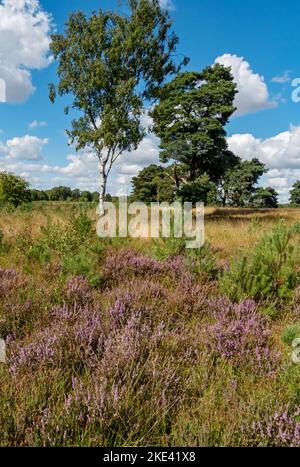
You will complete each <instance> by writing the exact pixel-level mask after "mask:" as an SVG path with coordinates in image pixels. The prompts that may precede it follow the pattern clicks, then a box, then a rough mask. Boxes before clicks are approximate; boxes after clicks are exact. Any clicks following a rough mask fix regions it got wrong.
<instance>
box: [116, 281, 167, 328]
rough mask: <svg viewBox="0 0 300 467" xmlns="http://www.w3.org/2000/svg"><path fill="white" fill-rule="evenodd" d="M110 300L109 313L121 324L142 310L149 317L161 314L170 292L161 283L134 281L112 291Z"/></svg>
mask: <svg viewBox="0 0 300 467" xmlns="http://www.w3.org/2000/svg"><path fill="white" fill-rule="evenodd" d="M108 299H109V300H110V301H111V302H112V306H111V307H110V308H109V311H108V313H109V315H110V316H111V317H112V318H114V320H115V322H118V323H119V322H120V321H123V320H124V318H127V317H128V316H130V314H131V313H132V312H135V311H137V310H142V311H143V314H146V315H147V316H149V315H151V316H153V315H155V313H157V312H159V313H161V308H162V306H163V305H164V304H165V303H166V302H167V300H168V292H167V290H166V289H165V288H164V287H163V286H162V285H161V284H160V283H158V282H154V281H152V280H150V279H148V278H147V279H144V280H143V279H132V280H130V281H127V282H125V283H124V284H123V285H119V286H118V287H116V288H115V289H113V290H112V291H110V292H109V294H108Z"/></svg>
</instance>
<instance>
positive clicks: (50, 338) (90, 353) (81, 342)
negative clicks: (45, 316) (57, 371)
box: [9, 305, 104, 375]
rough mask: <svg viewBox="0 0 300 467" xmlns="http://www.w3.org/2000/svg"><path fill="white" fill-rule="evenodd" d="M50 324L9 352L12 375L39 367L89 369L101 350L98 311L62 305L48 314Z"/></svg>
mask: <svg viewBox="0 0 300 467" xmlns="http://www.w3.org/2000/svg"><path fill="white" fill-rule="evenodd" d="M51 317H52V323H51V324H50V325H48V326H47V327H45V328H44V329H42V330H39V331H37V332H35V333H33V334H32V335H31V336H30V342H29V343H28V342H26V341H25V342H24V341H21V342H18V343H16V344H13V345H12V347H11V348H9V363H10V368H11V372H12V374H14V375H16V374H17V373H18V372H19V371H21V370H25V371H26V370H28V371H34V370H36V369H38V368H40V367H42V366H48V367H49V366H50V367H52V366H59V367H68V366H71V367H76V366H77V367H79V366H80V365H81V364H82V365H86V366H92V365H93V364H94V362H95V361H96V360H97V358H98V355H99V353H100V352H101V350H102V347H103V341H104V337H103V323H102V317H101V314H100V313H99V310H97V309H96V310H95V309H93V308H91V307H89V306H88V305H86V306H85V307H79V306H77V305H74V306H73V307H70V306H68V305H62V306H60V307H56V308H54V309H53V310H52V312H51Z"/></svg>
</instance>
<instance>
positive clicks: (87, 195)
mask: <svg viewBox="0 0 300 467" xmlns="http://www.w3.org/2000/svg"><path fill="white" fill-rule="evenodd" d="M81 201H85V202H90V201H93V196H92V193H91V192H90V191H87V190H86V191H83V192H82V193H81Z"/></svg>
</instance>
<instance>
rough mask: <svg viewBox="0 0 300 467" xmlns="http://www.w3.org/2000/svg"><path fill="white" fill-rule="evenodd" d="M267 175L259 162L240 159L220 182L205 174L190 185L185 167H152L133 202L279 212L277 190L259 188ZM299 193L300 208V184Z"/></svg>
mask: <svg viewBox="0 0 300 467" xmlns="http://www.w3.org/2000/svg"><path fill="white" fill-rule="evenodd" d="M266 172H267V169H266V167H265V165H264V164H262V163H261V162H260V161H259V160H258V159H252V160H251V161H242V160H240V159H238V158H237V160H236V163H235V164H234V165H233V166H232V167H231V168H230V169H228V170H227V171H226V172H225V173H224V175H223V176H222V177H221V179H220V180H218V181H214V180H212V179H211V178H210V176H209V175H208V174H206V173H205V174H203V175H199V176H198V177H197V178H196V179H195V180H194V181H189V180H188V169H187V167H186V166H184V165H183V164H172V165H171V166H169V167H163V166H159V165H154V164H153V165H150V166H149V167H146V168H145V169H143V170H142V171H141V172H140V173H139V174H138V176H137V177H134V178H133V180H132V185H133V199H134V200H139V201H143V202H145V203H151V202H164V201H166V202H169V203H170V202H173V201H175V200H176V199H180V200H182V201H189V202H193V203H196V202H199V201H202V202H204V203H205V205H211V206H223V207H225V206H233V207H252V208H277V207H278V193H277V192H276V191H275V190H274V188H271V187H266V188H262V187H258V186H257V184H258V182H259V179H260V178H261V176H262V175H263V174H265V173H266ZM298 190H299V193H298V195H299V198H298V200H297V201H298V203H299V204H300V183H299V187H298ZM294 198H295V196H293V199H294ZM294 201H295V199H294ZM294 204H295V203H294ZM296 204H297V203H296Z"/></svg>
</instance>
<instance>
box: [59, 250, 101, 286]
mask: <svg viewBox="0 0 300 467" xmlns="http://www.w3.org/2000/svg"><path fill="white" fill-rule="evenodd" d="M61 267H62V271H63V272H64V273H67V274H71V275H72V276H83V277H86V278H87V279H88V280H89V282H90V284H91V285H95V286H96V285H97V284H98V283H99V280H100V277H99V275H98V274H96V273H95V271H94V266H93V261H92V259H91V257H90V256H89V255H88V253H87V252H86V251H85V250H82V251H80V252H79V253H78V254H75V255H72V256H71V255H70V256H65V257H63V258H62V260H61Z"/></svg>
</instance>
